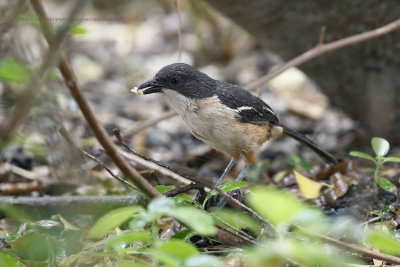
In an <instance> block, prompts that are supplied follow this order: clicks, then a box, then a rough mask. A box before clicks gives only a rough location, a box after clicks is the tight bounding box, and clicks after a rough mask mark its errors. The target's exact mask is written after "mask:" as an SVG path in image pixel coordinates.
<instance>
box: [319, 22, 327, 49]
mask: <svg viewBox="0 0 400 267" xmlns="http://www.w3.org/2000/svg"><path fill="white" fill-rule="evenodd" d="M325 32H326V27H325V26H322V27H321V31H320V32H319V38H318V44H317V45H323V44H324V40H325Z"/></svg>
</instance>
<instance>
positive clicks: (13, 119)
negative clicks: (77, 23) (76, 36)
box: [0, 0, 82, 141]
mask: <svg viewBox="0 0 400 267" xmlns="http://www.w3.org/2000/svg"><path fill="white" fill-rule="evenodd" d="M81 6H82V3H81V0H80V1H76V2H75V4H74V6H73V8H72V10H71V12H70V14H69V16H68V19H67V21H66V22H65V23H64V24H63V26H62V28H61V29H60V30H59V31H58V32H57V34H56V36H55V37H54V38H51V40H49V49H48V50H47V53H46V55H45V57H44V59H43V63H42V65H41V66H40V68H39V70H38V72H37V73H36V74H35V75H32V76H31V82H30V86H29V87H28V88H27V89H26V90H25V92H24V96H23V98H22V100H21V102H19V104H18V106H17V107H16V108H15V110H14V111H13V113H12V114H11V116H10V117H9V119H8V120H7V121H6V122H4V126H3V127H1V129H0V137H1V138H2V139H3V140H5V141H7V140H8V139H9V138H10V136H11V135H12V134H13V132H14V131H15V129H16V128H17V127H18V126H19V125H20V123H21V122H22V120H23V119H24V118H25V117H26V116H27V115H28V113H29V111H30V110H31V106H32V105H33V104H34V103H35V100H36V98H37V97H38V95H39V94H40V91H41V89H42V87H43V83H44V80H45V78H46V74H47V72H48V70H49V69H50V68H51V67H52V66H53V64H55V61H56V58H57V57H58V51H59V49H60V47H61V44H62V42H63V41H64V39H65V37H66V35H67V34H68V32H69V29H70V28H71V25H72V23H73V22H74V19H75V18H76V16H77V14H78V12H79V10H80V9H81V8H82V7H81Z"/></svg>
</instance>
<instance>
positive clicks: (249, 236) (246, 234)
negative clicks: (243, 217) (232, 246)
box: [207, 212, 257, 244]
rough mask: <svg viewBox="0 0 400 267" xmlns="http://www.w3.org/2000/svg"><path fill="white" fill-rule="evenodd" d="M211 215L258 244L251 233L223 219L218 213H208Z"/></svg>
mask: <svg viewBox="0 0 400 267" xmlns="http://www.w3.org/2000/svg"><path fill="white" fill-rule="evenodd" d="M207 214H209V215H211V217H213V218H215V219H216V220H218V221H220V222H221V223H223V224H225V225H226V226H228V227H229V228H232V229H233V230H235V231H237V232H238V233H239V234H240V235H242V236H245V237H246V238H248V239H249V240H252V241H251V243H253V244H257V242H256V241H254V237H253V236H251V235H249V234H248V233H246V232H245V231H243V230H241V229H239V228H237V227H235V226H233V225H231V224H229V223H228V222H226V221H225V220H223V219H221V218H220V217H218V216H217V215H215V214H213V213H212V212H209V213H207Z"/></svg>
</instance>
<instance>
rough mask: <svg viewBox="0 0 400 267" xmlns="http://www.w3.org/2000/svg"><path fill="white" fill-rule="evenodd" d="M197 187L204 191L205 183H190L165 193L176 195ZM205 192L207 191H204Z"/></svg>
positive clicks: (169, 195)
mask: <svg viewBox="0 0 400 267" xmlns="http://www.w3.org/2000/svg"><path fill="white" fill-rule="evenodd" d="M193 189H197V190H203V191H204V185H201V184H197V183H196V184H195V183H190V184H188V185H185V186H182V187H177V188H175V189H172V190H170V191H168V192H165V193H164V194H163V195H164V196H166V197H174V196H176V195H179V194H182V193H186V192H187V191H190V190H193ZM204 193H205V191H204Z"/></svg>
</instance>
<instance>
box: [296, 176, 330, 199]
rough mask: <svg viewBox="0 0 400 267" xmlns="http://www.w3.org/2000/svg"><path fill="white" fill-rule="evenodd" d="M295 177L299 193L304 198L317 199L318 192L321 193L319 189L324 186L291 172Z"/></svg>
mask: <svg viewBox="0 0 400 267" xmlns="http://www.w3.org/2000/svg"><path fill="white" fill-rule="evenodd" d="M293 172H294V175H295V177H296V182H297V184H298V186H299V189H300V192H301V193H302V194H303V196H305V197H306V198H317V197H318V196H319V192H320V191H321V187H322V186H323V185H324V184H320V183H317V182H315V181H313V180H311V179H310V178H307V177H305V176H304V175H301V174H300V173H298V172H297V171H293Z"/></svg>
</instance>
